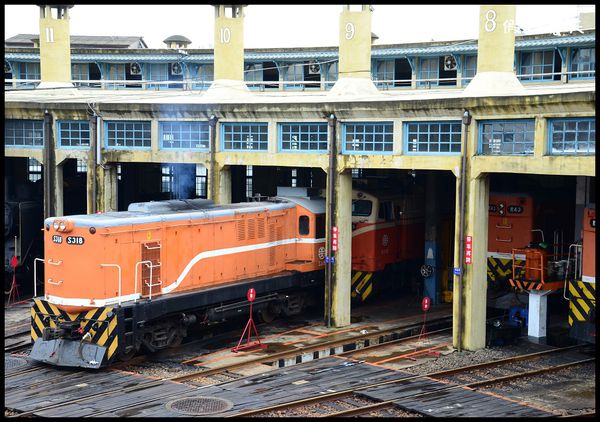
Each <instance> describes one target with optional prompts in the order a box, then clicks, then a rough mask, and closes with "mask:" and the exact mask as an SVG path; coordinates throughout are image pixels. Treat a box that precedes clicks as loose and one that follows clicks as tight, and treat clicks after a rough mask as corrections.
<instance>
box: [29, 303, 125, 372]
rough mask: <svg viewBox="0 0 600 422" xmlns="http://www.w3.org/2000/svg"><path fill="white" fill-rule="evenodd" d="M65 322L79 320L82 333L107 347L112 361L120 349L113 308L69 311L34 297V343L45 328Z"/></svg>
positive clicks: (32, 330)
mask: <svg viewBox="0 0 600 422" xmlns="http://www.w3.org/2000/svg"><path fill="white" fill-rule="evenodd" d="M63 322H79V327H80V329H81V330H82V331H81V332H82V335H86V334H87V333H89V334H90V336H91V338H89V340H88V341H87V342H88V343H90V344H95V345H97V346H100V347H106V359H107V361H110V360H111V359H112V358H113V357H114V356H115V353H116V352H117V350H118V347H119V336H118V330H117V314H116V312H115V311H114V309H113V308H109V307H102V308H98V309H92V310H90V311H87V312H80V313H73V314H72V313H68V312H65V311H63V310H61V309H58V308H57V307H56V306H55V305H53V304H51V303H49V302H47V301H45V300H41V299H34V300H33V305H32V306H31V338H32V341H33V343H35V341H36V340H37V339H39V338H43V335H44V334H43V333H44V329H45V328H57V327H58V324H60V323H63Z"/></svg>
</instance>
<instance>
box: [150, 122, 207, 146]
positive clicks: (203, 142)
mask: <svg viewBox="0 0 600 422" xmlns="http://www.w3.org/2000/svg"><path fill="white" fill-rule="evenodd" d="M208 129H209V128H208V122H160V147H161V148H162V149H171V148H174V149H185V150H190V149H194V150H208V147H209V135H208Z"/></svg>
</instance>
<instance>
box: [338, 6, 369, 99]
mask: <svg viewBox="0 0 600 422" xmlns="http://www.w3.org/2000/svg"><path fill="white" fill-rule="evenodd" d="M339 31H340V38H339V39H340V47H339V65H338V66H339V67H338V80H337V81H336V83H335V84H334V86H333V88H331V90H330V91H329V95H334V96H337V95H348V94H350V95H353V94H354V95H364V94H375V93H378V92H379V91H378V90H377V87H376V86H375V84H373V81H372V80H371V43H372V38H371V8H370V6H369V5H362V7H361V10H360V11H350V9H349V6H348V5H345V6H343V8H342V13H341V15H340V27H339Z"/></svg>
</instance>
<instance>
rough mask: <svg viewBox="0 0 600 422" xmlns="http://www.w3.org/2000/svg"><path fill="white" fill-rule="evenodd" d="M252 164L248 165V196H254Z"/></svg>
mask: <svg viewBox="0 0 600 422" xmlns="http://www.w3.org/2000/svg"><path fill="white" fill-rule="evenodd" d="M253 195H254V192H253V190H252V166H246V198H252V196H253Z"/></svg>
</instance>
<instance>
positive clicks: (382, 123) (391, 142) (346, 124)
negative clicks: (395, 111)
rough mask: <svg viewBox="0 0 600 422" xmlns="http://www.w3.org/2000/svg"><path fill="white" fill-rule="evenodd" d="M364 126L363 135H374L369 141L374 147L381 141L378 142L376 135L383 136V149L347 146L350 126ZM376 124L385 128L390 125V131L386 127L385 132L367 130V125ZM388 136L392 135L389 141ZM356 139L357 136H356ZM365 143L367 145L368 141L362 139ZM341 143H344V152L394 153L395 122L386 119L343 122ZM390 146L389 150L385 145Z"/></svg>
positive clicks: (372, 125) (362, 153) (366, 153)
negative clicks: (350, 147)
mask: <svg viewBox="0 0 600 422" xmlns="http://www.w3.org/2000/svg"><path fill="white" fill-rule="evenodd" d="M361 125H362V126H364V128H363V132H362V135H363V136H365V137H366V136H367V135H369V136H372V137H373V141H372V142H369V144H370V145H373V148H375V145H377V144H378V143H379V142H376V139H375V137H376V136H383V139H382V141H381V142H380V143H381V145H382V149H381V150H375V149H373V150H367V149H352V150H350V149H348V148H347V147H346V145H347V140H346V137H347V136H348V128H349V126H361ZM375 126H383V127H384V128H386V127H389V128H390V130H389V132H388V131H387V130H385V129H384V131H383V132H375V131H369V132H367V127H373V128H374V127H375ZM354 134H355V135H357V132H356V130H355V132H354ZM386 137H390V139H389V141H386ZM355 139H356V138H355ZM361 143H362V144H363V145H366V144H367V142H366V141H365V140H364V139H362V142H361ZM341 144H342V154H360V155H391V154H393V153H394V122H393V121H391V120H384V121H378V122H366V121H359V122H354V121H349V122H342V139H341ZM388 145H389V147H390V149H389V150H385V147H386V146H388Z"/></svg>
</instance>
